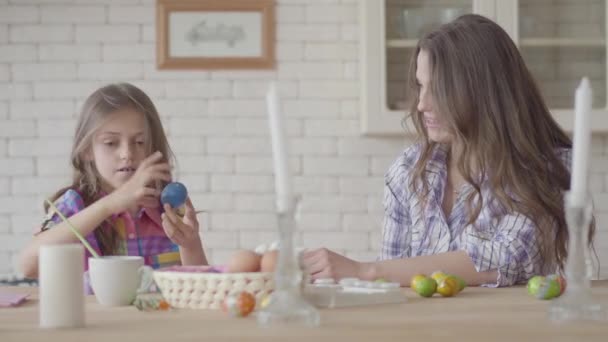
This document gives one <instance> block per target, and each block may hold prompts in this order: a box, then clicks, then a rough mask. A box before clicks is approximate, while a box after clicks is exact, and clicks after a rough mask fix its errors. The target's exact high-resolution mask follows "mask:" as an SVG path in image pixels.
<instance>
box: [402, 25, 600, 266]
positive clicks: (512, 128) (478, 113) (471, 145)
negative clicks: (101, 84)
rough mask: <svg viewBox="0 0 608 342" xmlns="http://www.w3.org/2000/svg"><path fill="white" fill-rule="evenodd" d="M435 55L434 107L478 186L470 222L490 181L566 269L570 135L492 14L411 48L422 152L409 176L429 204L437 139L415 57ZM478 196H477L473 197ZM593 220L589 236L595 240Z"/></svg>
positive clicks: (547, 257) (459, 161)
mask: <svg viewBox="0 0 608 342" xmlns="http://www.w3.org/2000/svg"><path fill="white" fill-rule="evenodd" d="M422 50H424V51H425V52H426V54H427V55H428V58H429V65H430V73H431V75H430V84H429V87H430V88H429V89H430V91H431V94H432V98H433V110H434V112H435V114H436V115H439V117H440V118H441V120H442V122H444V123H445V125H447V129H448V130H449V132H450V134H451V135H452V137H453V140H452V144H454V146H455V147H457V148H458V149H457V151H458V152H459V153H457V158H456V162H455V165H454V166H455V167H456V168H457V169H458V171H459V172H460V173H461V174H462V175H463V177H464V179H465V180H466V182H468V183H469V184H471V185H472V186H473V189H474V191H471V192H470V193H469V195H468V196H467V199H466V201H467V206H468V209H469V210H468V212H469V216H468V223H469V224H472V223H473V222H474V221H475V220H476V219H477V217H478V216H479V213H480V211H481V208H482V206H483V200H484V199H483V198H482V193H481V181H482V179H480V178H479V176H478V175H483V177H485V181H487V182H489V183H488V184H489V186H490V187H491V189H492V190H493V191H492V193H493V194H494V196H495V197H496V199H497V200H498V201H499V203H500V205H501V206H502V207H503V208H505V209H506V211H507V212H519V213H521V214H523V215H525V216H526V217H527V218H529V219H530V220H532V221H533V222H534V223H535V225H536V227H537V232H536V233H537V239H538V243H539V247H540V253H541V256H542V257H543V260H544V262H545V265H552V264H553V265H554V264H557V265H558V266H559V267H560V268H563V265H564V261H565V258H566V255H567V250H566V244H567V240H568V230H567V226H566V219H565V214H564V200H563V192H564V190H568V189H569V188H570V172H569V170H568V168H567V165H564V161H563V160H562V159H560V158H559V156H558V151H559V150H560V149H571V147H572V142H571V140H570V138H569V137H568V136H567V135H566V133H565V132H564V131H563V130H562V129H561V128H560V126H559V125H558V124H557V123H556V121H555V120H554V119H553V117H552V116H551V113H550V112H549V109H548V108H547V105H546V103H545V101H544V100H543V97H542V95H541V92H540V90H539V88H538V86H537V85H536V83H535V81H534V79H533V77H532V75H531V73H530V71H529V70H528V68H527V67H526V65H525V63H524V60H523V58H522V57H521V55H520V53H519V51H518V49H517V47H516V46H515V44H514V43H513V41H512V40H511V38H510V37H509V36H508V34H507V33H506V32H505V31H504V30H503V29H502V28H501V27H500V26H499V25H497V24H496V23H494V22H493V21H491V20H489V19H487V18H485V17H483V16H480V15H475V14H468V15H464V16H461V17H459V18H458V19H456V20H454V21H452V22H450V23H448V24H445V25H443V26H441V27H440V28H438V29H437V30H435V31H433V32H431V33H429V34H427V35H426V36H425V37H423V38H422V39H421V40H420V41H419V43H418V45H417V47H416V51H415V53H414V54H413V57H412V60H411V65H410V71H409V73H410V74H409V81H410V88H411V94H412V95H413V97H412V98H413V99H416V100H415V101H413V103H412V107H411V111H410V114H409V115H410V117H411V119H412V121H413V123H414V126H415V128H416V130H417V132H418V134H419V136H420V137H421V139H420V140H421V144H422V146H423V147H422V153H421V157H420V159H419V160H418V161H417V163H416V165H415V168H414V173H413V177H412V180H411V183H410V184H409V186H410V188H411V189H412V190H414V189H421V190H422V191H420V192H419V193H420V196H421V198H422V201H423V203H426V200H427V194H428V190H429V189H428V188H429V187H428V184H427V183H426V182H425V181H424V179H425V168H426V164H427V162H428V161H429V159H430V158H431V155H432V151H433V149H434V148H435V147H436V146H435V145H436V143H434V142H431V141H429V137H428V133H427V131H426V129H425V127H424V124H423V113H421V112H419V111H418V109H417V99H418V97H419V91H418V87H417V85H416V82H415V80H416V68H417V57H418V54H419V53H420V51H422ZM475 199H478V200H475ZM594 229H595V224H594V222H592V226H591V230H590V235H589V242H590V243H591V241H592V239H593V234H594Z"/></svg>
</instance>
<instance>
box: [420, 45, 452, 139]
mask: <svg viewBox="0 0 608 342" xmlns="http://www.w3.org/2000/svg"><path fill="white" fill-rule="evenodd" d="M416 64H417V68H416V82H417V84H418V87H419V93H420V97H419V98H418V111H419V112H421V113H422V115H423V122H424V127H425V128H426V131H427V133H428V135H429V139H430V140H431V141H434V142H438V143H449V142H451V140H452V135H451V134H450V133H449V130H448V129H447V127H446V126H445V123H444V122H443V121H442V119H441V117H440V116H439V115H438V113H436V112H435V111H434V103H433V94H432V93H431V84H430V79H431V69H430V66H429V57H428V53H427V52H426V51H425V50H420V52H419V53H418V57H417V59H416Z"/></svg>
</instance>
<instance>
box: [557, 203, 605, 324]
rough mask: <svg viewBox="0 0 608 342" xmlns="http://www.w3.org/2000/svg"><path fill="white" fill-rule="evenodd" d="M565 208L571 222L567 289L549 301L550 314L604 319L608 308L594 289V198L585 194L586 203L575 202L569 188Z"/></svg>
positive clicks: (563, 317) (559, 318)
mask: <svg viewBox="0 0 608 342" xmlns="http://www.w3.org/2000/svg"><path fill="white" fill-rule="evenodd" d="M564 209H565V211H566V223H567V224H568V249H567V251H568V257H567V258H566V266H565V276H566V291H564V293H563V294H562V295H561V296H560V297H559V298H557V299H555V300H553V302H552V303H551V305H549V318H550V319H552V320H555V321H575V320H604V319H606V311H605V310H604V308H603V307H602V305H601V304H600V303H598V301H597V299H595V298H594V296H593V294H592V293H591V276H592V273H593V263H592V262H591V251H590V246H589V224H590V222H591V215H592V207H591V202H590V201H589V199H588V198H587V197H585V201H584V204H583V205H576V204H572V201H571V193H569V192H567V193H566V196H565V205H564Z"/></svg>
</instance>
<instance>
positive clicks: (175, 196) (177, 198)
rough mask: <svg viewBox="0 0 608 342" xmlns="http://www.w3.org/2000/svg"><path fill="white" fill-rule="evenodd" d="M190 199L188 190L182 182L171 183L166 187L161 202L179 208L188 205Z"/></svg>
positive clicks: (161, 195)
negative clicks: (187, 199) (188, 198)
mask: <svg viewBox="0 0 608 342" xmlns="http://www.w3.org/2000/svg"><path fill="white" fill-rule="evenodd" d="M187 197H188V190H186V187H185V186H184V185H183V184H182V183H180V182H173V183H169V184H167V185H166V186H165V188H164V189H163V191H162V192H161V194H160V202H161V203H162V204H166V203H168V204H169V205H170V206H171V208H179V207H181V206H182V205H183V204H184V203H186V198H187Z"/></svg>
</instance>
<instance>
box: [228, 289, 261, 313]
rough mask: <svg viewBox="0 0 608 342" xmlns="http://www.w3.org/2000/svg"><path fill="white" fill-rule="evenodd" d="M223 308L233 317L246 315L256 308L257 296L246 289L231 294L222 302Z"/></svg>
mask: <svg viewBox="0 0 608 342" xmlns="http://www.w3.org/2000/svg"><path fill="white" fill-rule="evenodd" d="M222 309H223V310H224V311H225V312H227V313H228V314H229V315H230V316H233V317H246V316H247V315H249V314H250V313H251V312H252V311H253V309H255V297H254V296H253V295H252V294H251V293H249V292H246V291H242V292H239V293H236V294H231V295H228V296H227V297H226V299H224V301H223V302H222Z"/></svg>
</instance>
